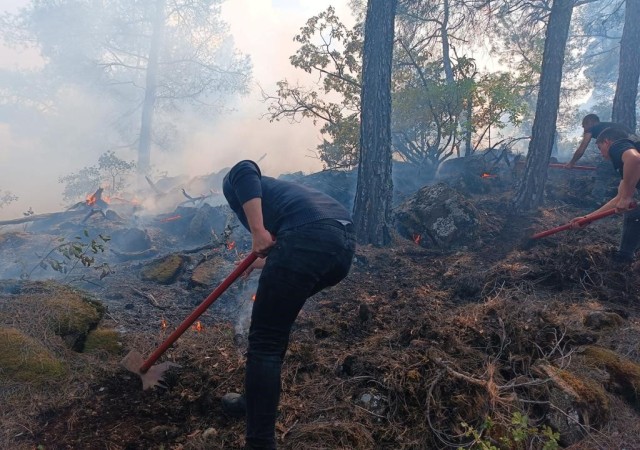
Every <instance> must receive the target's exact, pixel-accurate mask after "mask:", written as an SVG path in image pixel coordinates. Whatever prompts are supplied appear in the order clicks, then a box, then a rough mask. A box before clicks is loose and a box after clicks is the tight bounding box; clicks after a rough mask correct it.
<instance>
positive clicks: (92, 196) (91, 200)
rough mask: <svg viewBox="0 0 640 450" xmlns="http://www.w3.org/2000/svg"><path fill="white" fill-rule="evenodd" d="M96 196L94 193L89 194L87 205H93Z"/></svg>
mask: <svg viewBox="0 0 640 450" xmlns="http://www.w3.org/2000/svg"><path fill="white" fill-rule="evenodd" d="M96 201H97V199H96V196H95V195H94V194H91V195H87V206H93V205H95V204H96Z"/></svg>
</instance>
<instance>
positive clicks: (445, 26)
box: [440, 0, 453, 84]
mask: <svg viewBox="0 0 640 450" xmlns="http://www.w3.org/2000/svg"><path fill="white" fill-rule="evenodd" d="M443 8H444V12H443V18H442V23H441V24H440V36H441V38H442V64H443V67H444V76H445V79H446V80H447V84H453V68H452V67H451V55H450V54H449V0H444V2H443Z"/></svg>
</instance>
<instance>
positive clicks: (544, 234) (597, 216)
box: [531, 202, 637, 239]
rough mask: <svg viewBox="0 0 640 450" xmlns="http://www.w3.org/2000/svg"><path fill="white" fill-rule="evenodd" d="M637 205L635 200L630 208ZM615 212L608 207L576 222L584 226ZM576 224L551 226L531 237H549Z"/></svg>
mask: <svg viewBox="0 0 640 450" xmlns="http://www.w3.org/2000/svg"><path fill="white" fill-rule="evenodd" d="M636 206H637V204H636V203H635V202H634V203H633V204H632V205H631V208H629V210H631V209H634V208H635V207H636ZM613 214H616V210H615V209H608V210H606V211H602V212H599V213H598V214H594V215H592V216H591V217H583V218H581V219H578V220H577V221H576V223H577V224H578V226H584V225H587V224H589V223H591V222H593V221H595V220H598V219H602V218H603V217H608V216H612V215H613ZM573 227H574V224H572V223H571V222H569V223H566V224H564V225H561V226H559V227H555V228H551V229H549V230H546V231H541V232H540V233H536V234H534V235H533V236H531V239H540V238H543V237H547V236H550V235H552V234H556V233H559V232H560V231H564V230H568V229H570V228H573Z"/></svg>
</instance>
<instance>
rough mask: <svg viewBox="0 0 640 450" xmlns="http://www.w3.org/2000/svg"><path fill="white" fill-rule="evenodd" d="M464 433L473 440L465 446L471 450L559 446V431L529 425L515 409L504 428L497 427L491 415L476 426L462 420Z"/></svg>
mask: <svg viewBox="0 0 640 450" xmlns="http://www.w3.org/2000/svg"><path fill="white" fill-rule="evenodd" d="M462 427H463V428H464V429H465V433H464V435H465V436H467V437H471V438H472V439H473V441H472V442H471V443H470V444H469V445H468V446H467V447H465V448H468V449H471V450H525V449H528V448H540V449H542V450H557V449H559V448H560V445H559V444H558V440H559V439H560V433H558V432H555V431H553V429H551V427H549V426H547V425H543V426H542V427H540V428H539V427H536V426H531V425H530V424H529V418H528V417H527V416H526V415H523V414H522V413H520V412H518V411H516V412H514V413H513V415H512V416H511V422H510V423H509V425H508V426H507V427H506V428H505V427H504V426H503V427H500V432H499V433H498V432H497V429H498V427H497V426H496V424H495V422H494V421H493V420H492V419H491V417H487V418H486V419H485V421H484V422H483V423H482V424H481V425H480V427H478V428H474V427H472V426H471V425H469V424H467V423H465V422H463V423H462Z"/></svg>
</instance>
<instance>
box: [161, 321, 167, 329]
mask: <svg viewBox="0 0 640 450" xmlns="http://www.w3.org/2000/svg"><path fill="white" fill-rule="evenodd" d="M160 327H162V329H163V330H164V329H165V328H167V321H166V320H164V319H162V321H161V322H160Z"/></svg>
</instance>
